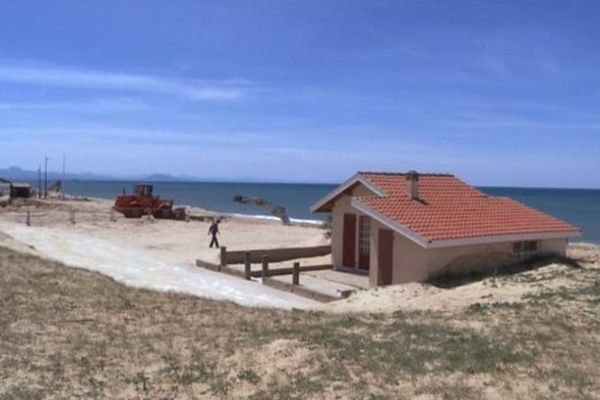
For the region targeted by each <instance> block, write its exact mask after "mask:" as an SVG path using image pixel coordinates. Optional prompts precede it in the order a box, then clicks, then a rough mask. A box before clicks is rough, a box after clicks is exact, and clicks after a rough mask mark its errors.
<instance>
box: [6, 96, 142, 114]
mask: <svg viewBox="0 0 600 400" xmlns="http://www.w3.org/2000/svg"><path fill="white" fill-rule="evenodd" d="M148 108H149V106H148V104H146V103H145V102H143V101H141V100H138V99H135V98H129V97H106V98H93V99H84V100H80V101H48V102H34V103H32V102H4V103H0V111H38V110H40V111H77V112H88V111H89V112H107V111H139V110H147V109H148Z"/></svg>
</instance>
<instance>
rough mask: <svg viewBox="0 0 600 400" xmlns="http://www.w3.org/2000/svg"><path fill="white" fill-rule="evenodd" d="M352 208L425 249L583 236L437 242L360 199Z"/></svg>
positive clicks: (541, 235)
mask: <svg viewBox="0 0 600 400" xmlns="http://www.w3.org/2000/svg"><path fill="white" fill-rule="evenodd" d="M350 204H351V206H352V208H354V209H356V210H357V211H360V212H362V213H363V214H365V215H368V216H369V217H371V218H373V219H374V220H376V221H379V222H381V223H382V224H383V225H385V226H387V227H389V228H390V229H392V230H393V231H395V232H397V233H399V234H400V235H402V236H404V237H406V238H407V239H409V240H411V241H412V242H414V243H416V244H418V245H419V246H421V247H423V248H425V249H439V248H445V247H457V246H471V245H478V244H490V243H501V242H518V241H525V240H549V239H571V238H576V237H579V236H581V232H579V231H564V232H541V233H539V232H538V233H520V234H515V235H494V236H479V237H472V238H461V239H450V240H435V241H430V240H427V239H425V238H424V237H423V236H421V235H419V234H417V233H416V232H415V231H413V230H412V229H410V228H408V227H406V226H404V225H402V224H399V223H398V222H396V221H394V220H392V219H391V218H389V217H387V216H385V215H383V214H381V213H380V212H378V211H376V210H373V209H372V208H370V207H367V206H365V205H364V204H362V203H361V202H360V200H359V199H352V201H351V203H350Z"/></svg>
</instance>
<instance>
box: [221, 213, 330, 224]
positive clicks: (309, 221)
mask: <svg viewBox="0 0 600 400" xmlns="http://www.w3.org/2000/svg"><path fill="white" fill-rule="evenodd" d="M224 215H226V216H230V217H234V218H247V219H260V220H267V221H281V218H278V217H275V216H273V215H262V214H240V213H226V214H224ZM290 221H291V222H292V224H302V225H315V226H323V225H324V224H325V221H322V220H319V219H300V218H290Z"/></svg>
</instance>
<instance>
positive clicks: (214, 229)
mask: <svg viewBox="0 0 600 400" xmlns="http://www.w3.org/2000/svg"><path fill="white" fill-rule="evenodd" d="M208 233H210V234H211V235H216V234H217V233H219V225H217V224H212V225H211V226H210V228H208Z"/></svg>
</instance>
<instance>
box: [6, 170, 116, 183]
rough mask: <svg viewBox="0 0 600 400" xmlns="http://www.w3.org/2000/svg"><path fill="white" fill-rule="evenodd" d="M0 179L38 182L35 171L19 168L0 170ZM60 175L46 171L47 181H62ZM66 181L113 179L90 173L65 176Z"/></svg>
mask: <svg viewBox="0 0 600 400" xmlns="http://www.w3.org/2000/svg"><path fill="white" fill-rule="evenodd" d="M0 178H4V179H8V180H9V181H26V182H35V181H37V180H38V172H37V171H28V170H25V169H22V168H19V167H9V168H8V169H0ZM42 178H44V172H43V171H42ZM62 178H63V177H62V174H61V173H59V172H52V171H48V180H49V181H56V180H59V179H62ZM65 179H66V180H82V181H101V180H114V178H113V177H110V176H105V175H97V174H90V173H83V174H71V173H67V174H65Z"/></svg>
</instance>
